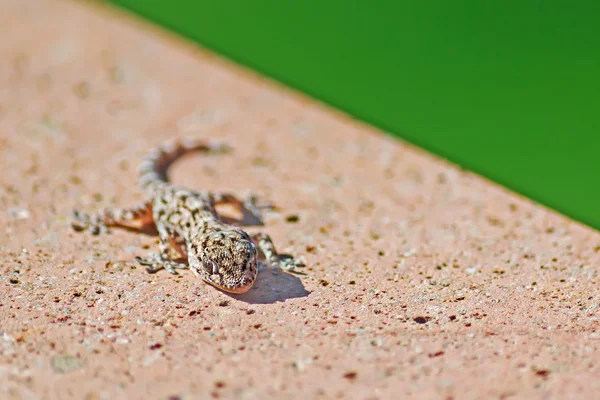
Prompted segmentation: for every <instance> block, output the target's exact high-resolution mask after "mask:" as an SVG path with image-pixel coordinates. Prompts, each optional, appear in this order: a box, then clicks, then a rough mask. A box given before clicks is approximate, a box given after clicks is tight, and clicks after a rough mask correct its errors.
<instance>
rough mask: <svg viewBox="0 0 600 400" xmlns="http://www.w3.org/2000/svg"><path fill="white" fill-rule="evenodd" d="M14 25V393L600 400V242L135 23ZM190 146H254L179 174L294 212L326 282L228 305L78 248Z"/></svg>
mask: <svg viewBox="0 0 600 400" xmlns="http://www.w3.org/2000/svg"><path fill="white" fill-rule="evenodd" d="M0 8H1V9H2V11H1V12H0V33H1V36H0V59H1V60H2V63H0V167H1V170H2V174H1V177H0V183H1V185H0V207H1V208H0V211H1V212H0V270H1V275H0V295H1V297H0V397H1V398H3V399H5V398H6V399H8V398H24V399H33V398H71V397H73V398H79V399H81V398H87V399H109V398H110V399H112V398H125V397H127V398H156V399H166V398H182V399H189V398H205V397H206V398H211V397H212V398H240V399H252V398H261V399H264V398H307V397H308V398H319V397H322V398H357V399H380V398H381V399H383V398H400V397H404V398H407V397H409V396H410V397H413V398H420V399H426V398H444V399H450V398H453V399H475V398H478V399H481V398H531V399H535V398H539V399H542V398H543V399H548V398H584V397H587V398H598V396H600V394H599V393H600V324H599V322H598V309H599V305H600V296H599V295H598V284H599V283H600V277H599V276H598V264H599V261H600V235H599V234H598V233H597V232H594V231H592V230H590V229H587V228H585V227H582V226H581V225H579V224H577V223H574V222H572V221H569V220H567V219H565V218H563V217H561V216H559V215H557V214H555V213H553V212H550V211H548V210H546V209H544V208H542V207H539V206H538V205H536V204H533V203H532V202H531V201H529V200H526V199H523V198H520V197H518V196H516V195H514V194H511V193H509V192H507V191H506V190H504V189H502V188H499V187H498V186H496V185H494V184H491V183H489V182H487V181H485V180H483V179H481V178H479V177H477V176H475V175H473V174H471V173H468V172H465V171H461V169H459V168H457V167H455V166H453V165H449V164H448V163H445V162H443V161H441V160H439V159H437V158H435V157H432V156H430V155H428V154H425V153H424V152H423V151H420V150H417V149H415V148H413V147H411V146H408V145H406V144H404V143H402V142H399V141H395V140H392V139H390V138H388V137H386V136H384V135H383V134H381V133H379V132H376V131H375V130H374V129H372V128H369V127H366V126H364V125H362V124H359V123H356V122H354V121H352V120H351V119H350V118H347V117H345V116H343V115H340V114H339V113H336V112H332V111H331V110H328V109H327V108H326V107H323V106H321V105H319V104H317V103H315V102H313V101H310V100H307V99H306V98H304V97H302V96H300V95H297V94H295V93H293V92H291V91H290V90H287V89H284V88H282V87H280V86H278V85H276V84H273V83H271V82H268V81H266V80H264V79H261V78H258V77H256V76H255V75H254V74H252V73H250V72H247V71H244V70H242V69H241V68H238V67H236V66H233V65H230V64H229V63H226V62H224V61H222V60H220V59H219V58H217V57H215V56H213V55H211V54H209V53H207V52H205V51H199V50H198V49H196V48H194V47H193V46H190V45H188V44H185V43H184V42H183V41H180V40H177V39H174V38H172V37H170V36H168V35H166V34H164V33H161V32H160V31H158V30H156V29H154V28H149V27H148V26H147V25H145V24H142V23H140V22H136V21H135V20H133V19H131V18H129V17H126V16H124V15H122V14H119V13H116V12H112V11H108V10H106V9H104V8H99V7H98V6H91V5H89V4H87V3H75V2H67V1H50V0H39V1H22V0H4V1H2V3H1V5H0ZM183 134H186V135H204V136H206V137H219V138H223V139H225V140H228V141H230V143H232V144H234V145H235V147H236V151H235V153H234V154H232V155H231V156H228V157H225V156H224V157H207V158H202V157H198V156H189V157H186V158H185V159H184V160H182V161H181V162H179V163H177V164H176V165H175V166H174V167H173V169H172V173H171V177H172V179H173V180H174V181H176V182H177V183H180V184H185V185H188V186H190V187H194V188H203V187H204V188H206V187H209V188H214V189H227V190H233V191H237V192H239V193H244V192H245V191H246V190H248V189H252V190H255V191H257V192H258V193H259V194H261V195H262V196H263V197H264V198H267V199H269V200H272V201H273V202H275V203H276V204H277V205H278V206H279V207H281V209H282V211H281V212H278V213H272V214H270V215H269V216H268V218H266V224H267V226H266V228H265V229H266V231H267V232H268V233H269V234H271V235H272V236H273V238H274V239H275V240H276V243H277V244H278V245H279V247H280V248H281V249H282V250H285V251H287V252H290V253H292V254H294V255H296V256H298V257H299V258H301V259H303V260H304V261H305V262H306V263H307V265H308V268H307V269H306V270H305V275H290V274H286V273H279V274H276V273H274V272H272V271H269V270H267V271H264V272H263V273H261V274H260V276H259V282H258V284H257V287H256V288H255V289H253V290H252V291H251V292H250V293H248V294H247V295H244V296H237V297H236V296H228V295H226V294H224V293H221V292H219V291H217V290H215V289H214V288H211V287H209V286H207V285H205V284H202V283H201V282H199V281H198V280H197V279H194V277H193V276H192V274H191V273H188V272H185V273H183V274H182V275H180V276H178V277H175V276H171V275H169V274H167V273H164V272H163V273H158V274H156V275H148V274H146V273H145V272H144V271H143V270H141V269H140V268H137V269H136V268H135V265H134V263H133V257H134V256H135V255H143V254H145V253H146V252H147V251H148V249H147V248H148V247H153V246H155V243H156V240H155V238H153V237H150V236H144V235H137V234H134V233H130V232H124V231H114V232H113V234H111V235H108V236H102V237H91V236H89V235H86V234H77V233H74V232H72V231H71V230H70V228H69V225H68V220H67V218H66V217H67V216H68V214H69V212H70V210H71V209H72V208H73V207H75V206H77V207H80V208H84V209H86V210H89V209H95V208H98V207H100V206H103V205H110V204H117V205H120V206H126V205H132V204H134V203H136V202H137V201H139V200H141V199H142V194H141V192H140V190H138V188H137V186H136V184H135V180H136V174H135V166H136V165H137V163H138V162H139V160H140V159H141V157H142V155H143V154H144V153H145V152H146V151H147V150H148V149H149V148H150V147H151V146H153V145H155V144H157V143H158V142H160V141H161V140H163V139H165V138H168V137H174V136H178V135H183ZM291 216H296V217H297V221H296V222H294V220H295V218H289V217H291ZM253 229H255V228H253Z"/></svg>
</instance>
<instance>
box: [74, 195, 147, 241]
mask: <svg viewBox="0 0 600 400" xmlns="http://www.w3.org/2000/svg"><path fill="white" fill-rule="evenodd" d="M152 225H154V220H153V218H152V203H151V202H146V203H143V204H140V205H139V206H137V207H133V208H106V209H104V210H102V211H100V212H97V213H94V214H91V215H90V214H84V213H80V212H79V211H77V210H73V221H72V222H71V226H72V227H73V229H75V230H76V231H78V232H81V231H84V230H86V229H87V230H88V231H90V232H91V233H92V234H93V235H98V234H100V233H107V232H109V229H108V228H109V227H121V228H127V229H136V230H141V229H144V228H147V227H149V226H152Z"/></svg>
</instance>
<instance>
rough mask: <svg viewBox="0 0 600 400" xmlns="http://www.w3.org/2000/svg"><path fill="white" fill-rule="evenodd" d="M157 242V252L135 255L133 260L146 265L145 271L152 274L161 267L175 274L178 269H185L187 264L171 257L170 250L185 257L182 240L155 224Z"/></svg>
mask: <svg viewBox="0 0 600 400" xmlns="http://www.w3.org/2000/svg"><path fill="white" fill-rule="evenodd" d="M157 230H158V237H159V244H158V249H159V253H158V254H157V253H150V254H149V255H148V257H146V258H141V257H136V258H135V260H136V261H137V262H138V264H140V265H143V266H145V267H146V271H148V272H149V273H151V274H153V273H156V272H158V271H160V270H161V269H163V268H164V269H166V270H167V271H168V272H169V273H171V274H173V275H177V270H178V269H187V268H188V266H187V264H183V263H179V262H177V261H175V260H173V259H172V258H171V254H170V250H171V249H174V250H175V251H176V253H178V254H179V255H181V256H182V257H185V256H186V255H185V253H183V249H184V248H185V246H183V245H182V240H181V238H180V237H179V235H177V234H176V233H175V232H171V231H170V230H169V229H167V228H166V227H164V226H163V225H161V224H159V226H157Z"/></svg>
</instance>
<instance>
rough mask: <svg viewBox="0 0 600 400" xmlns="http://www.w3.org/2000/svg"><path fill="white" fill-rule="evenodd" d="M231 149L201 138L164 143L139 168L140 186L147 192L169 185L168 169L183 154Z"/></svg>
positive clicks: (218, 151)
mask: <svg viewBox="0 0 600 400" xmlns="http://www.w3.org/2000/svg"><path fill="white" fill-rule="evenodd" d="M230 150H231V148H230V147H229V146H227V145H225V144H222V143H213V142H209V141H206V140H204V139H199V138H196V139H194V138H181V139H174V140H169V141H167V142H164V143H163V144H161V145H160V146H158V147H156V148H154V149H152V150H151V151H150V152H149V153H148V154H147V155H146V157H144V159H143V160H142V162H141V163H140V165H139V167H138V173H139V184H140V186H141V187H142V189H144V191H146V192H153V191H154V190H155V189H158V188H160V187H164V186H165V185H168V184H169V179H168V178H167V169H168V168H169V166H170V165H171V164H172V163H173V162H174V161H175V160H176V159H178V158H179V157H181V156H182V155H183V154H185V153H188V152H192V151H202V152H207V153H208V152H210V153H223V152H228V151H230Z"/></svg>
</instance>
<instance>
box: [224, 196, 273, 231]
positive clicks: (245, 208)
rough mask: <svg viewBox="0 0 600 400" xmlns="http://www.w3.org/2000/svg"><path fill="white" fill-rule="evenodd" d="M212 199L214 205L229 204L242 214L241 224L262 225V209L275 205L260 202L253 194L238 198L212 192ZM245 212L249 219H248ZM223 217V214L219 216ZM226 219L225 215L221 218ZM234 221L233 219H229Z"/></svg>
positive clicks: (270, 208)
mask: <svg viewBox="0 0 600 400" xmlns="http://www.w3.org/2000/svg"><path fill="white" fill-rule="evenodd" d="M212 200H213V201H214V204H215V205H216V206H219V205H223V204H229V205H231V206H233V207H234V208H235V209H236V210H237V211H238V212H240V213H241V214H242V221H241V222H242V225H262V224H263V215H262V214H263V211H265V210H274V209H276V207H275V206H274V205H272V204H262V203H260V202H259V201H258V198H257V197H256V196H255V195H252V194H251V195H248V196H247V197H245V198H244V199H240V198H238V197H237V196H235V195H233V194H231V193H213V194H212ZM247 213H249V214H250V215H249V216H250V217H251V220H250V221H248V218H247V215H246V214H247ZM221 218H223V216H221ZM223 219H226V220H227V217H225V218H223ZM231 222H234V221H231Z"/></svg>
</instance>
